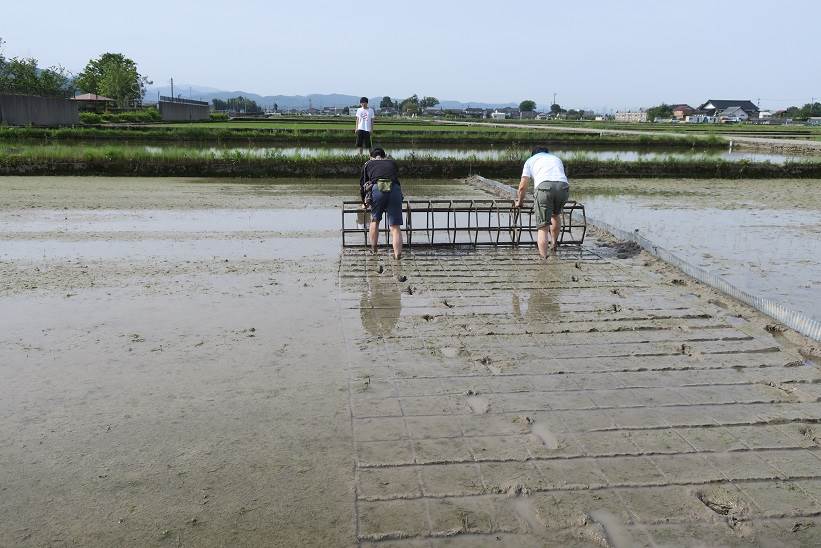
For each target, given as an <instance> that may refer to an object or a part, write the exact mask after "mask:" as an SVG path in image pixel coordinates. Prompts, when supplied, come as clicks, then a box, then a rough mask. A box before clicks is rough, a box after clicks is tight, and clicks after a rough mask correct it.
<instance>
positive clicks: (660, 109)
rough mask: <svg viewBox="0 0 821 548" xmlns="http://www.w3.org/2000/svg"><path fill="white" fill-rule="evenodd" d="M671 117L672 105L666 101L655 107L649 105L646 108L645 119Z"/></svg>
mask: <svg viewBox="0 0 821 548" xmlns="http://www.w3.org/2000/svg"><path fill="white" fill-rule="evenodd" d="M672 117H673V107H672V106H670V105H668V104H667V103H662V104H660V105H657V106H655V107H651V108H648V109H647V120H648V121H650V122H652V121H653V120H655V119H656V118H672Z"/></svg>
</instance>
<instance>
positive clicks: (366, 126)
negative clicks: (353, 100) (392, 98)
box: [356, 107, 375, 131]
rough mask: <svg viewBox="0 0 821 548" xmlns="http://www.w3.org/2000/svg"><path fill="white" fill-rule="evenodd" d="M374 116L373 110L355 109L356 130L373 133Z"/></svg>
mask: <svg viewBox="0 0 821 548" xmlns="http://www.w3.org/2000/svg"><path fill="white" fill-rule="evenodd" d="M374 116H375V114H374V112H373V109H372V108H370V107H368V108H362V107H359V108H358V109H356V129H357V130H359V129H361V130H364V131H373V117H374Z"/></svg>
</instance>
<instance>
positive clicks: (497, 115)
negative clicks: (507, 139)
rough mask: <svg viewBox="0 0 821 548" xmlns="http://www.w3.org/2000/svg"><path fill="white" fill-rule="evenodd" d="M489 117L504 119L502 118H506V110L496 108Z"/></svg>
mask: <svg viewBox="0 0 821 548" xmlns="http://www.w3.org/2000/svg"><path fill="white" fill-rule="evenodd" d="M490 117H491V118H493V119H494V120H504V119H506V118H507V113H506V112H499V111H498V110H497V111H494V112H491V113H490Z"/></svg>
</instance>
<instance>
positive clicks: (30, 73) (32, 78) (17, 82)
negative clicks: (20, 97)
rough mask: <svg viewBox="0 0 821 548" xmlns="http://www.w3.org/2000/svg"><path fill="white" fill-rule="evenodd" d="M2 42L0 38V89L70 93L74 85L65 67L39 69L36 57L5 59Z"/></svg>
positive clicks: (50, 94)
mask: <svg viewBox="0 0 821 548" xmlns="http://www.w3.org/2000/svg"><path fill="white" fill-rule="evenodd" d="M4 44H5V42H4V41H3V39H2V38H0V91H5V92H8V93H23V94H27V95H44V96H54V97H68V96H71V95H72V93H73V91H74V87H73V85H72V83H71V75H70V74H69V72H68V71H67V70H66V69H64V68H63V67H61V66H55V67H49V68H47V69H40V68H38V66H37V59H33V58H19V57H12V58H11V59H6V57H5V55H4V54H3V45H4Z"/></svg>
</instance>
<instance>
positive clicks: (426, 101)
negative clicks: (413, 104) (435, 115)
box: [419, 97, 439, 108]
mask: <svg viewBox="0 0 821 548" xmlns="http://www.w3.org/2000/svg"><path fill="white" fill-rule="evenodd" d="M438 104H439V99H437V98H436V97H422V99H421V100H420V101H419V107H420V108H431V107H435V106H436V105H438Z"/></svg>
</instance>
